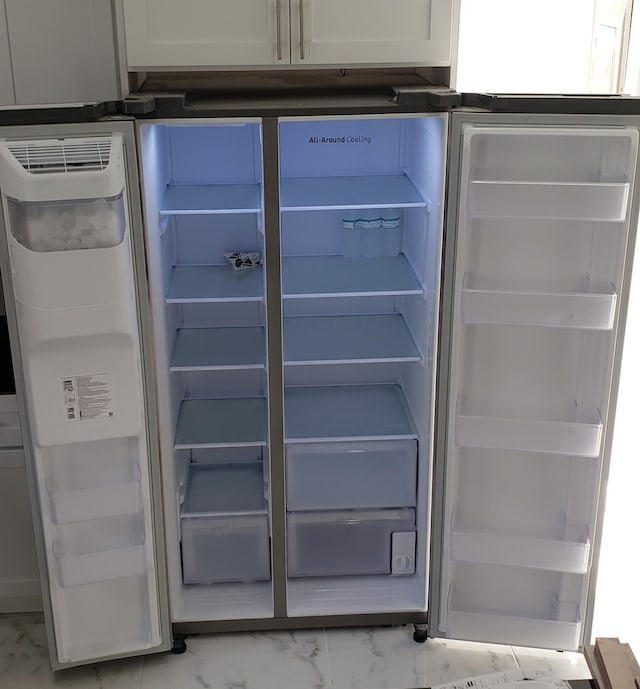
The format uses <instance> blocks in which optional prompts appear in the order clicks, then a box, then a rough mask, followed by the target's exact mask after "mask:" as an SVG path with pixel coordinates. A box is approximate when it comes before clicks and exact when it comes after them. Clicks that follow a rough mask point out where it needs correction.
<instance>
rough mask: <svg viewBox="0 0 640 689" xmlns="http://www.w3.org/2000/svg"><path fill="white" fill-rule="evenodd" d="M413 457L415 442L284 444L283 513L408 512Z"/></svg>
mask: <svg viewBox="0 0 640 689" xmlns="http://www.w3.org/2000/svg"><path fill="white" fill-rule="evenodd" d="M417 456H418V444H417V442H416V441H415V440H372V441H366V442H339V443H291V444H288V445H287V448H286V464H287V509H288V510H289V511H291V512H297V511H302V510H323V509H332V510H336V509H361V508H380V507H414V506H415V504H416V471H417Z"/></svg>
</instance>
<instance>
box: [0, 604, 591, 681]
mask: <svg viewBox="0 0 640 689" xmlns="http://www.w3.org/2000/svg"><path fill="white" fill-rule="evenodd" d="M412 631H413V628H412V627H392V628H375V629H328V630H323V629H319V630H310V631H295V632H261V633H255V634H217V635H203V636H198V637H192V638H189V639H188V640H187V652H186V653H185V654H183V655H179V656H177V655H173V654H171V653H168V654H162V655H153V656H146V657H145V658H144V659H143V658H132V659H127V660H122V661H111V662H108V663H99V664H96V665H93V666H90V667H84V668H76V669H72V670H65V671H63V672H59V673H52V672H51V671H50V670H49V664H48V659H47V646H46V639H45V633H44V626H43V624H42V622H41V621H40V620H39V619H38V618H34V617H29V616H21V617H9V616H7V617H0V689H46V688H49V687H51V688H54V687H57V688H58V689H63V688H64V689H66V688H67V687H68V688H70V689H71V688H72V689H411V688H414V687H430V686H435V685H438V684H442V683H444V682H449V681H453V680H459V679H463V678H465V677H471V676H473V675H480V674H487V673H490V672H497V671H500V670H505V669H513V668H517V667H522V668H526V669H547V670H551V671H553V672H554V673H555V674H556V675H558V676H561V677H563V678H564V679H583V678H587V677H589V671H588V669H587V666H586V664H585V662H584V660H583V658H582V656H581V655H579V654H577V653H557V652H556V651H540V650H537V649H523V648H512V647H510V646H497V645H492V644H470V643H465V642H459V641H443V640H433V639H429V640H428V641H427V642H426V643H424V644H416V643H415V642H414V641H413V639H412V638H411V635H412Z"/></svg>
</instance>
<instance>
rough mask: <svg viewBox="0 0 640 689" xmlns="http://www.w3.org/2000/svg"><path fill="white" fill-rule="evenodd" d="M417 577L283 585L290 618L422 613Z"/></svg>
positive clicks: (323, 579)
mask: <svg viewBox="0 0 640 689" xmlns="http://www.w3.org/2000/svg"><path fill="white" fill-rule="evenodd" d="M418 582H419V577H417V576H413V577H390V576H375V575H373V576H371V575H369V576H365V577H317V578H310V579H289V580H288V581H287V614H288V615H289V616H290V617H307V616H315V615H346V614H358V613H362V614H365V613H372V612H405V611H406V612H409V611H418V610H425V609H426V600H425V591H426V589H425V588H424V585H423V590H422V591H420V587H419V584H418Z"/></svg>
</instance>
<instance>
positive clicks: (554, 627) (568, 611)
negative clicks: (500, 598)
mask: <svg viewBox="0 0 640 689" xmlns="http://www.w3.org/2000/svg"><path fill="white" fill-rule="evenodd" d="M580 629H581V624H580V615H579V612H578V606H577V605H576V604H575V603H559V602H558V601H557V600H555V601H554V602H553V603H552V604H550V605H549V610H548V611H547V614H546V616H545V617H543V616H541V617H520V616H517V615H507V614H500V613H499V612H496V611H493V610H489V609H480V608H475V607H472V608H465V606H464V605H462V604H461V602H460V601H459V600H458V597H457V595H456V591H455V587H454V588H452V590H451V592H450V596H449V605H448V611H447V623H446V631H447V636H448V637H450V638H453V639H461V640H468V641H477V640H478V639H482V640H483V641H487V642H489V643H498V644H515V645H517V646H530V647H537V648H552V649H556V650H563V649H564V650H571V651H574V650H577V648H578V646H579V642H580Z"/></svg>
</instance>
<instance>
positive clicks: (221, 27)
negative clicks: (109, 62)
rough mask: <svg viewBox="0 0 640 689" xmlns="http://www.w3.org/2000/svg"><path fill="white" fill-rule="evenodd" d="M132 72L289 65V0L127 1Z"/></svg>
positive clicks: (128, 60) (126, 25) (125, 6)
mask: <svg viewBox="0 0 640 689" xmlns="http://www.w3.org/2000/svg"><path fill="white" fill-rule="evenodd" d="M123 4H124V20H125V32H126V43H127V62H128V65H129V69H130V70H136V69H138V68H148V67H156V68H163V67H182V68H189V67H203V66H210V67H215V66H218V65H227V66H232V65H275V64H278V63H279V62H282V63H287V64H288V63H289V0H182V2H175V0H123Z"/></svg>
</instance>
